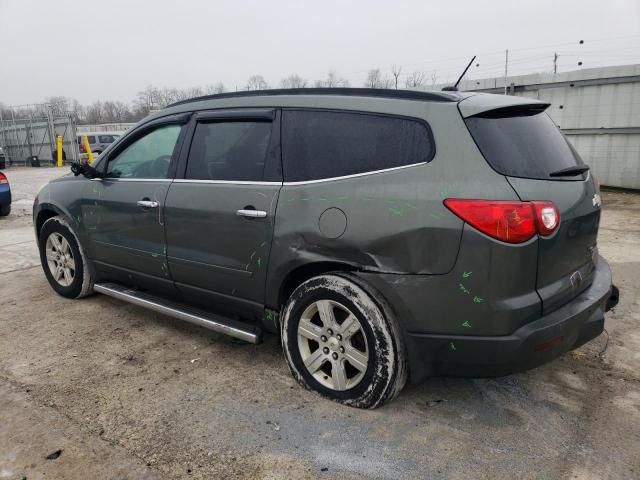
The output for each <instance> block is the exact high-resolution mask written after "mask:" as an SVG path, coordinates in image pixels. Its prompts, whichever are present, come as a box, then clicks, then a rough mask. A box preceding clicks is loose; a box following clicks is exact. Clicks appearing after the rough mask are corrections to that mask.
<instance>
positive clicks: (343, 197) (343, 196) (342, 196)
mask: <svg viewBox="0 0 640 480" xmlns="http://www.w3.org/2000/svg"><path fill="white" fill-rule="evenodd" d="M338 200H349V196H348V195H341V196H340V197H338Z"/></svg>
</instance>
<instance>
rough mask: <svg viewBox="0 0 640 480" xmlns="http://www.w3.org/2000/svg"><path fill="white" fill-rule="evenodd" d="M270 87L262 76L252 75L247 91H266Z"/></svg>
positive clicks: (248, 81)
mask: <svg viewBox="0 0 640 480" xmlns="http://www.w3.org/2000/svg"><path fill="white" fill-rule="evenodd" d="M267 88H269V85H268V84H267V82H266V81H265V79H264V77H263V76H262V75H252V76H250V77H249V79H248V80H247V86H246V89H247V90H265V89H267Z"/></svg>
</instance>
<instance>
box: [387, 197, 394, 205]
mask: <svg viewBox="0 0 640 480" xmlns="http://www.w3.org/2000/svg"><path fill="white" fill-rule="evenodd" d="M385 202H386V203H388V204H390V205H394V204H395V203H397V202H396V201H395V200H390V199H388V198H387V199H385Z"/></svg>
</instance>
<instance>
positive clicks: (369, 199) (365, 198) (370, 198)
mask: <svg viewBox="0 0 640 480" xmlns="http://www.w3.org/2000/svg"><path fill="white" fill-rule="evenodd" d="M362 199H363V200H364V201H365V202H371V201H373V200H375V198H373V197H362Z"/></svg>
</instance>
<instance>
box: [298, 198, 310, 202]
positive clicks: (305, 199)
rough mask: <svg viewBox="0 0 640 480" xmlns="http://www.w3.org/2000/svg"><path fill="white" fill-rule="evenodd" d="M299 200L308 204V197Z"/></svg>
mask: <svg viewBox="0 0 640 480" xmlns="http://www.w3.org/2000/svg"><path fill="white" fill-rule="evenodd" d="M300 200H301V201H303V202H308V201H309V197H304V198H301V199H300Z"/></svg>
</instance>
